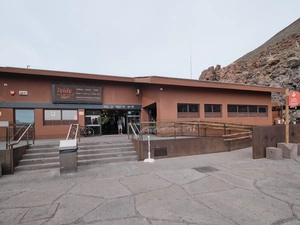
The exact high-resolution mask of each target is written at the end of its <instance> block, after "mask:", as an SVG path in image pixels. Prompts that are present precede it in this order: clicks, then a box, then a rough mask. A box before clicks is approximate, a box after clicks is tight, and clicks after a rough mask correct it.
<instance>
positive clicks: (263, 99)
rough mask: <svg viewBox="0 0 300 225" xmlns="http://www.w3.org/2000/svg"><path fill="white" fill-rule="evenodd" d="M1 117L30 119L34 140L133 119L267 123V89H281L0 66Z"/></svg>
mask: <svg viewBox="0 0 300 225" xmlns="http://www.w3.org/2000/svg"><path fill="white" fill-rule="evenodd" d="M0 87H1V89H0V93H1V95H0V121H9V122H10V123H11V124H22V123H35V130H36V138H58V137H65V136H66V134H67V132H68V129H69V125H70V124H73V123H79V124H80V125H81V126H90V127H92V128H93V129H94V130H95V133H96V134H98V135H106V134H117V133H118V130H117V125H116V123H117V120H119V119H121V120H122V124H123V127H124V129H123V130H122V132H123V133H126V132H127V131H128V130H127V129H128V123H129V122H132V121H133V122H136V121H150V120H153V121H191V120H193V121H196V120H198V121H200V120H201V121H216V122H226V123H239V124H247V125H272V123H273V118H272V106H273V104H272V102H271V92H285V89H283V88H272V87H262V86H250V85H241V84H233V83H219V82H211V81H199V80H191V79H177V78H166V77H158V76H147V77H135V78H128V77H118V76H106V75H96V74H85V73H73V72H60V71H49V70H36V69H23V68H11V67H0Z"/></svg>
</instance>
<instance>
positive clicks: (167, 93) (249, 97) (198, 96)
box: [143, 86, 272, 125]
mask: <svg viewBox="0 0 300 225" xmlns="http://www.w3.org/2000/svg"><path fill="white" fill-rule="evenodd" d="M162 88H163V90H160V91H159V94H156V93H155V94H154V95H155V96H156V99H157V102H158V106H157V120H160V121H170V120H183V121H184V120H199V119H200V120H203V121H205V120H206V121H220V122H228V123H243V124H253V125H262V124H264V125H271V124H272V107H271V94H270V93H264V92H259V93H256V92H244V91H231V90H217V89H216V90H214V89H201V90H200V89H197V88H178V87H176V88H174V87H171V86H164V87H162ZM149 93H150V94H151V92H149ZM143 100H144V99H143ZM178 103H183V104H185V103H187V104H199V105H200V117H199V118H178V115H177V104H178ZM204 104H222V118H205V117H204ZM227 104H234V105H235V104H236V105H267V106H268V114H269V116H268V117H260V118H259V117H237V118H236V117H231V118H230V117H228V116H227ZM143 105H144V101H143Z"/></svg>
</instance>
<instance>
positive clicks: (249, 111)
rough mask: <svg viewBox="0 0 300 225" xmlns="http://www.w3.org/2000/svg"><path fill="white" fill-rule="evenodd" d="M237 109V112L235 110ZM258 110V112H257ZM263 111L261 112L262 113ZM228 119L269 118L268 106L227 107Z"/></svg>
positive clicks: (229, 105)
mask: <svg viewBox="0 0 300 225" xmlns="http://www.w3.org/2000/svg"><path fill="white" fill-rule="evenodd" d="M234 108H235V110H234ZM255 108H256V110H255ZM260 111H261V112H260ZM227 116H228V117H268V106H267V105H231V104H228V105H227Z"/></svg>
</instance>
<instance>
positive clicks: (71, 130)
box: [66, 123, 80, 141]
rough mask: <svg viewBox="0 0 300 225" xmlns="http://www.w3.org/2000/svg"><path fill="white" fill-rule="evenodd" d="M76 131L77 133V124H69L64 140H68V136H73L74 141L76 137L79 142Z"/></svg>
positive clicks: (78, 135)
mask: <svg viewBox="0 0 300 225" xmlns="http://www.w3.org/2000/svg"><path fill="white" fill-rule="evenodd" d="M78 131H79V124H77V123H76V124H70V127H69V131H68V134H67V138H66V140H68V139H69V138H70V134H74V138H75V139H76V138H77V137H78V138H79V141H80V134H79V132H78Z"/></svg>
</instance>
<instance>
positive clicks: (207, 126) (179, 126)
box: [129, 121, 252, 141]
mask: <svg viewBox="0 0 300 225" xmlns="http://www.w3.org/2000/svg"><path fill="white" fill-rule="evenodd" d="M129 127H130V132H129V133H130V134H132V135H134V137H135V138H139V136H141V135H145V134H153V135H156V136H158V137H174V138H176V137H181V136H189V137H212V136H213V137H222V138H224V141H234V140H240V139H246V138H252V126H251V125H245V124H233V123H221V122H207V121H157V122H151V121H147V122H139V124H138V125H137V124H135V123H130V124H129ZM138 128H139V129H138Z"/></svg>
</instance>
